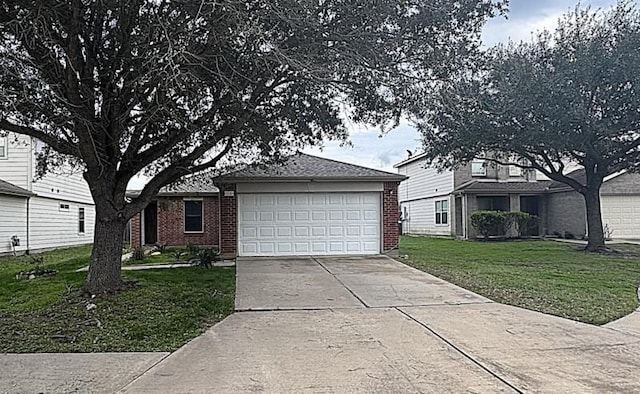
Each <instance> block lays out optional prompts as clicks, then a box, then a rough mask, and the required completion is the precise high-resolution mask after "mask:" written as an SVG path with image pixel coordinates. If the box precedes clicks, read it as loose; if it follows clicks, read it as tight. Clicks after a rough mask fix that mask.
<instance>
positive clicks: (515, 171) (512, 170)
mask: <svg viewBox="0 0 640 394" xmlns="http://www.w3.org/2000/svg"><path fill="white" fill-rule="evenodd" d="M509 176H514V177H517V176H522V167H518V166H514V165H513V164H510V165H509Z"/></svg>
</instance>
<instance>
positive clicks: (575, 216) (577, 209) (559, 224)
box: [547, 191, 587, 238]
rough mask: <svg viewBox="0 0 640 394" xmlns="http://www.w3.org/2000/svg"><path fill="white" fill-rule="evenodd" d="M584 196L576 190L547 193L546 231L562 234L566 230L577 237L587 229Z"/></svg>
mask: <svg viewBox="0 0 640 394" xmlns="http://www.w3.org/2000/svg"><path fill="white" fill-rule="evenodd" d="M586 212H587V210H586V206H585V203H584V197H582V195H581V194H580V193H578V192H575V191H569V192H563V193H549V194H548V195H547V232H548V233H549V234H553V233H554V232H558V233H560V234H562V235H564V232H565V231H568V232H570V233H572V234H573V235H575V236H576V237H577V238H581V237H584V235H585V233H586V230H587V218H586V214H587V213H586Z"/></svg>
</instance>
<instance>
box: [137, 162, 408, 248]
mask: <svg viewBox="0 0 640 394" xmlns="http://www.w3.org/2000/svg"><path fill="white" fill-rule="evenodd" d="M404 179H406V177H405V176H403V175H398V174H394V173H389V172H384V171H379V170H374V169H370V168H365V167H361V166H357V165H353V164H347V163H342V162H338V161H334V160H329V159H324V158H321V157H316V156H311V155H307V154H303V153H298V154H296V155H293V156H291V157H290V158H289V159H288V160H287V161H285V162H284V163H282V164H276V165H271V166H258V165H254V166H248V167H245V168H243V169H240V170H238V171H235V172H232V173H229V174H226V175H224V176H222V177H219V178H217V179H216V181H215V183H216V185H217V189H216V190H213V189H208V190H207V192H206V193H203V191H202V189H201V188H198V187H194V186H193V185H192V186H190V187H189V189H188V190H182V191H174V192H172V193H173V194H167V192H163V193H160V194H159V195H158V199H157V201H156V202H155V203H154V204H150V206H149V207H148V208H147V209H146V210H145V212H144V214H143V215H139V216H137V217H136V219H134V220H133V221H132V244H133V245H134V246H135V245H141V244H149V243H152V242H150V241H155V242H161V243H165V244H167V245H171V246H179V245H186V244H188V243H192V244H198V245H200V244H206V245H210V244H215V245H216V246H219V247H220V249H221V251H222V252H223V254H225V255H227V256H287V255H340V254H379V253H384V252H387V251H389V250H392V249H394V248H395V247H396V246H397V243H398V236H399V231H398V216H399V214H398V185H399V183H400V182H401V181H402V180H404ZM218 189H219V190H218ZM192 201H202V203H201V205H198V204H196V203H193V202H192ZM198 207H201V209H199V208H198ZM154 212H155V215H156V216H155V218H156V219H157V223H158V225H157V228H158V230H157V238H156V239H153V237H152V234H149V236H150V237H145V235H146V233H147V231H145V230H144V229H145V223H147V222H149V223H153V221H154ZM199 215H200V216H199ZM198 218H201V222H202V229H201V230H200V231H199V232H194V231H187V230H188V229H191V230H197V229H196V227H197V225H198V224H197V223H196V222H197V219H198ZM146 227H147V228H148V227H149V226H148V225H147V226H146ZM152 228H153V227H152ZM198 237H200V238H198ZM214 241H216V242H215V243H214ZM155 242H153V243H155Z"/></svg>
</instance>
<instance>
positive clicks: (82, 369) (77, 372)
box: [0, 353, 169, 394]
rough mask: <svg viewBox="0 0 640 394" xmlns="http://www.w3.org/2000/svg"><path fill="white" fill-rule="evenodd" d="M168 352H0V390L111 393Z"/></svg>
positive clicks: (11, 391) (2, 391) (140, 373)
mask: <svg viewBox="0 0 640 394" xmlns="http://www.w3.org/2000/svg"><path fill="white" fill-rule="evenodd" d="M168 355H169V353H64V354H62V353H39V354H0V393H16V394H17V393H114V392H116V391H117V390H118V389H120V388H122V387H123V386H124V385H126V384H127V383H129V382H131V381H132V380H134V379H135V378H137V377H139V376H140V375H142V374H143V373H144V372H145V371H147V370H148V369H149V368H151V367H152V366H154V365H155V364H156V363H158V362H159V361H160V360H162V359H164V358H165V357H167V356H168Z"/></svg>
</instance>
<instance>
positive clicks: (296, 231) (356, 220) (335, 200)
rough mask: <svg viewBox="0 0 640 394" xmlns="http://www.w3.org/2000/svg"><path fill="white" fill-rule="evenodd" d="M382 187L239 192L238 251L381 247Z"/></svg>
mask: <svg viewBox="0 0 640 394" xmlns="http://www.w3.org/2000/svg"><path fill="white" fill-rule="evenodd" d="M380 227H381V226H380V193H283V194H238V246H239V248H238V250H239V254H240V256H286V255H289V256H295V255H338V254H377V253H380Z"/></svg>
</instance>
